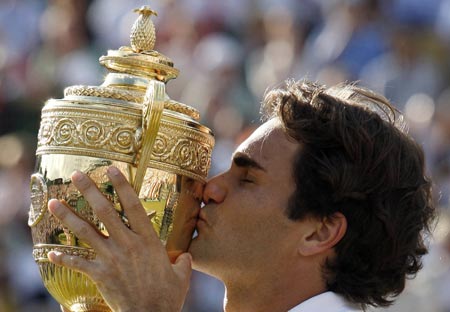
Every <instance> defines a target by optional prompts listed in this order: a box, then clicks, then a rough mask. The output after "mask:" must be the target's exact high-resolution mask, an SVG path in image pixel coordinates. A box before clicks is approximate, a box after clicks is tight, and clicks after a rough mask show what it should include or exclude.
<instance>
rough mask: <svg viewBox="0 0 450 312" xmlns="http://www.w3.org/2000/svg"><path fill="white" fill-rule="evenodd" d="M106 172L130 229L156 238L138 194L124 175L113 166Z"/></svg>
mask: <svg viewBox="0 0 450 312" xmlns="http://www.w3.org/2000/svg"><path fill="white" fill-rule="evenodd" d="M107 174H108V177H109V179H110V180H111V182H112V184H113V186H114V189H115V190H116V192H117V194H118V195H119V198H120V202H121V204H122V208H123V209H124V211H125V214H126V215H127V218H128V222H129V224H130V227H131V229H132V230H133V231H134V232H135V233H138V234H145V235H149V236H150V237H152V238H153V239H155V240H158V237H157V235H156V232H155V231H154V230H153V227H152V225H151V222H150V219H149V218H148V217H147V214H146V212H145V209H144V207H142V204H141V201H140V200H139V197H138V195H137V194H136V192H135V191H134V189H133V187H132V186H131V185H130V183H129V182H128V181H127V179H126V178H125V177H124V175H123V174H122V173H121V172H120V170H119V169H117V168H116V167H113V166H111V167H109V168H108V171H107Z"/></svg>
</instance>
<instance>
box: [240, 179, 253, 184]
mask: <svg viewBox="0 0 450 312" xmlns="http://www.w3.org/2000/svg"><path fill="white" fill-rule="evenodd" d="M240 182H241V183H254V182H253V180H250V179H241V180H240Z"/></svg>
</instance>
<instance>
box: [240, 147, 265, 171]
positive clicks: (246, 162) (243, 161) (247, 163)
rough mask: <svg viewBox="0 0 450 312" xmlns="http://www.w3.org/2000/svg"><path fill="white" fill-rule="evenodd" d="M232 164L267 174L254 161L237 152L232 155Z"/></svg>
mask: <svg viewBox="0 0 450 312" xmlns="http://www.w3.org/2000/svg"><path fill="white" fill-rule="evenodd" d="M233 162H234V164H235V165H236V166H238V167H245V168H253V169H258V170H262V171H265V172H267V170H266V169H265V168H264V167H263V166H261V165H260V164H259V163H258V162H257V161H256V160H254V159H252V158H250V157H249V156H248V155H247V154H244V153H241V152H237V153H235V154H234V155H233Z"/></svg>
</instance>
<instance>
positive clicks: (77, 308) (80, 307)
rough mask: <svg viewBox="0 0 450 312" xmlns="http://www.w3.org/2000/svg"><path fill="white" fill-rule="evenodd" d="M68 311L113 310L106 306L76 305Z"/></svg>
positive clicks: (103, 311)
mask: <svg viewBox="0 0 450 312" xmlns="http://www.w3.org/2000/svg"><path fill="white" fill-rule="evenodd" d="M66 311H68V312H111V309H110V308H109V307H108V306H106V305H104V304H86V303H76V304H74V305H72V306H71V307H70V308H69V309H67V310H66Z"/></svg>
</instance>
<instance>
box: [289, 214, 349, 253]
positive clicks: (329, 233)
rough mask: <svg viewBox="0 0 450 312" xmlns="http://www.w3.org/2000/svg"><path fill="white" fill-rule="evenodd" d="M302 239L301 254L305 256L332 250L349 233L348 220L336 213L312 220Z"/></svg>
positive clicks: (308, 223)
mask: <svg viewBox="0 0 450 312" xmlns="http://www.w3.org/2000/svg"><path fill="white" fill-rule="evenodd" d="M305 229H306V232H304V234H303V236H302V237H301V241H300V244H299V249H298V250H299V252H300V254H301V255H303V256H314V255H317V254H320V253H323V252H327V251H329V250H331V249H332V248H333V247H334V246H335V245H336V244H337V243H338V242H339V241H340V240H341V239H342V237H344V235H345V232H346V231H347V219H346V218H345V216H344V215H343V214H342V213H340V212H336V213H335V214H333V215H332V216H329V217H325V218H310V219H309V220H308V221H307V226H306V227H305Z"/></svg>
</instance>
